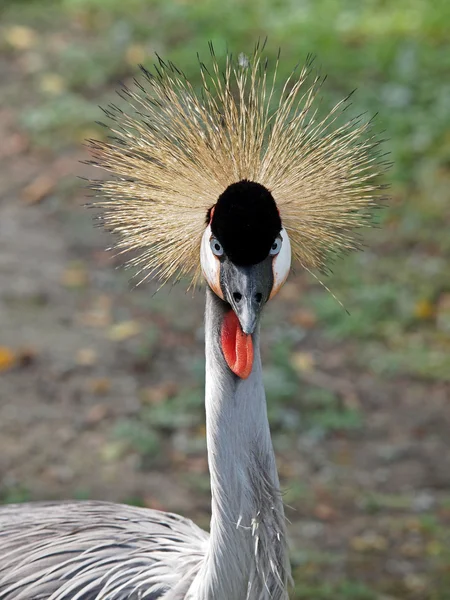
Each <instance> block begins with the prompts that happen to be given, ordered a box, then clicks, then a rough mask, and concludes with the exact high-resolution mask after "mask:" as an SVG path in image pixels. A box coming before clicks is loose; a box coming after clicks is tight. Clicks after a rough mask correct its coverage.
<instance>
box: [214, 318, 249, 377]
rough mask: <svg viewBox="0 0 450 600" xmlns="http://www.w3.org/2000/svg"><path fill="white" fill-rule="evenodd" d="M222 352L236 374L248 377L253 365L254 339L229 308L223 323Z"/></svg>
mask: <svg viewBox="0 0 450 600" xmlns="http://www.w3.org/2000/svg"><path fill="white" fill-rule="evenodd" d="M221 342H222V352H223V355H224V357H225V360H226V361H227V365H228V366H229V367H230V369H231V370H232V371H233V373H234V374H235V375H237V376H238V377H240V378H241V379H247V377H248V376H249V375H250V373H251V372H252V367H253V340H252V336H251V335H247V334H245V333H244V332H243V331H242V328H241V324H240V323H239V319H238V318H237V316H236V314H235V313H234V311H232V310H229V311H228V312H227V313H226V314H225V316H224V318H223V323H222V331H221Z"/></svg>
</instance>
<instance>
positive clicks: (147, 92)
mask: <svg viewBox="0 0 450 600" xmlns="http://www.w3.org/2000/svg"><path fill="white" fill-rule="evenodd" d="M263 50H264V47H263V46H261V45H260V44H257V45H256V47H255V50H254V52H253V53H252V55H251V56H249V57H244V58H242V55H240V56H239V57H238V59H237V60H236V59H235V58H233V57H232V55H231V54H229V55H227V57H226V59H225V64H224V67H221V66H219V61H218V60H217V58H216V56H215V53H214V49H213V47H212V46H210V52H211V58H212V60H211V64H210V65H209V66H208V67H207V66H205V64H204V63H203V62H201V61H200V63H199V69H200V78H201V80H202V89H201V93H200V94H199V93H197V92H196V91H195V89H194V87H193V86H192V84H191V83H190V82H189V80H188V79H187V78H186V76H185V75H184V74H183V73H182V72H181V71H180V70H179V69H178V68H177V67H176V66H175V65H173V63H171V62H165V61H163V60H162V59H161V58H159V57H158V63H157V65H155V67H154V70H153V71H152V72H151V71H148V70H147V69H145V68H144V67H141V69H142V73H143V78H142V79H141V80H138V79H137V80H135V85H134V86H133V87H126V86H124V87H123V88H122V90H121V91H120V92H119V95H120V96H121V97H122V99H123V100H124V106H123V107H118V106H116V105H110V106H108V108H106V109H104V112H105V114H106V117H107V119H108V123H107V124H105V123H102V124H103V125H104V126H105V127H107V128H108V129H109V130H110V133H111V134H112V135H110V136H109V138H108V139H107V140H106V141H96V140H91V141H90V149H91V154H92V155H93V160H92V161H91V163H92V164H94V165H95V166H98V167H101V168H102V169H104V170H107V171H109V172H111V173H112V174H113V176H112V177H111V178H103V179H101V180H99V181H96V182H92V187H93V189H94V190H95V191H98V192H99V195H100V196H101V197H102V200H100V201H98V202H96V203H95V204H94V205H95V206H97V207H100V208H101V209H103V215H102V220H103V223H104V225H105V227H106V228H107V229H108V230H110V231H112V232H113V233H116V234H118V238H117V239H118V242H117V243H116V248H117V249H118V250H119V252H120V253H121V252H127V251H132V253H133V255H132V258H131V260H129V261H128V262H129V264H130V265H131V266H134V267H137V275H138V276H139V277H140V278H141V281H142V280H144V279H145V278H146V277H149V276H150V275H152V274H156V275H158V276H159V278H160V279H161V280H162V281H163V282H164V281H167V280H169V279H175V280H177V279H180V278H186V277H190V278H191V282H192V283H193V284H194V285H195V284H196V283H197V282H198V281H199V280H200V278H201V275H202V274H203V276H204V279H205V280H206V283H207V284H208V285H209V287H210V288H211V290H212V291H213V292H214V293H215V294H216V295H217V296H218V297H219V298H220V299H221V300H222V301H223V302H225V303H226V305H228V306H229V310H228V311H227V312H226V315H225V320H224V323H225V324H224V327H223V329H222V346H223V348H226V347H227V344H228V346H230V348H231V350H230V353H229V356H228V358H227V362H228V365H229V366H230V368H231V369H232V370H233V371H234V372H235V373H236V374H237V375H239V376H240V377H246V376H248V374H249V372H250V370H251V359H252V346H251V336H252V335H253V333H254V331H255V328H256V326H257V323H258V319H259V316H260V313H261V310H262V307H263V306H264V304H265V303H266V302H267V301H268V300H269V299H270V298H272V297H273V296H275V294H276V293H277V292H278V290H279V289H280V288H281V286H282V285H283V283H284V281H285V280H286V278H287V276H288V274H289V270H290V265H291V255H292V260H293V261H296V262H297V263H298V264H300V265H301V266H302V267H304V268H305V269H307V270H308V271H311V270H313V269H318V270H323V269H324V268H325V266H326V263H327V260H328V258H329V256H330V254H333V255H339V254H345V253H348V252H349V251H350V250H353V249H356V248H358V247H359V242H358V239H357V238H355V236H354V230H355V229H357V228H360V227H365V226H367V225H369V224H370V223H371V219H372V214H373V213H372V208H373V207H374V206H377V205H378V204H379V203H380V200H381V199H382V196H381V195H380V193H379V190H380V189H382V188H381V186H380V185H379V184H377V182H376V178H377V176H378V175H379V173H381V172H383V171H384V170H385V167H386V165H385V163H384V162H383V161H382V160H380V155H379V152H378V150H377V147H378V145H379V142H380V140H379V139H378V137H377V136H376V135H375V134H373V133H372V121H371V120H368V121H366V120H364V118H362V117H359V118H354V119H350V120H346V119H345V115H344V112H345V109H346V108H347V107H348V98H346V99H344V100H343V101H341V102H339V103H338V104H336V105H335V106H334V107H333V108H332V109H331V110H330V111H329V113H328V114H326V115H325V116H324V117H320V118H319V116H318V108H317V104H318V102H317V100H316V99H317V95H318V93H319V90H320V89H321V86H322V83H323V81H324V78H323V77H321V76H319V75H315V76H314V75H312V67H311V61H310V60H307V62H306V64H305V65H304V66H303V67H302V68H300V69H298V70H297V69H294V71H293V72H292V73H291V75H290V76H289V77H288V79H287V80H286V81H284V82H283V83H282V85H281V86H280V87H279V88H278V86H277V79H276V73H277V70H278V60H279V58H278V59H277V60H276V62H275V65H274V69H273V72H274V74H273V76H269V62H268V61H267V60H266V59H265V58H264V57H263ZM276 98H278V100H276ZM381 156H382V155H381ZM205 216H206V222H205ZM142 274H144V275H143V276H142ZM227 340H228V341H227ZM230 340H231V341H230ZM239 344H241V346H242V352H240V353H239V352H238V356H237V355H236V353H235V351H234V350H235V348H237V347H239ZM224 353H225V355H226V357H227V353H226V352H225V351H224ZM236 365H237V366H236ZM249 365H250V367H249Z"/></svg>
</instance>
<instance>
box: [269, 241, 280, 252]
mask: <svg viewBox="0 0 450 600" xmlns="http://www.w3.org/2000/svg"><path fill="white" fill-rule="evenodd" d="M280 250H281V238H279V237H277V239H276V240H275V241H274V243H273V244H272V247H271V249H270V252H269V254H270V256H276V255H277V254H278V253H279V251H280Z"/></svg>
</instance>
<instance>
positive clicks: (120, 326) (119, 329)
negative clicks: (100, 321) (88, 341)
mask: <svg viewBox="0 0 450 600" xmlns="http://www.w3.org/2000/svg"><path fill="white" fill-rule="evenodd" d="M140 330H141V328H140V325H139V323H138V322H137V321H122V322H121V323H116V324H115V325H112V326H111V327H110V328H109V331H108V337H109V339H110V340H113V341H114V342H121V341H122V340H126V339H128V338H130V337H133V336H135V335H137V334H138V333H139V332H140Z"/></svg>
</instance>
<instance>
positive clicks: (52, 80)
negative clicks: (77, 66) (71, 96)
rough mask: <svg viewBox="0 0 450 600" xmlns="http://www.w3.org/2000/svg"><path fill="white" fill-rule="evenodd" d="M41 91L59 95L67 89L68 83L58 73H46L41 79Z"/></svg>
mask: <svg viewBox="0 0 450 600" xmlns="http://www.w3.org/2000/svg"><path fill="white" fill-rule="evenodd" d="M39 87H40V89H41V92H44V94H48V95H50V96H58V95H59V94H61V93H62V92H63V91H64V90H65V89H66V83H65V81H64V79H63V78H62V77H61V75H58V74H57V73H45V74H44V75H42V77H41V79H40V81H39Z"/></svg>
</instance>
